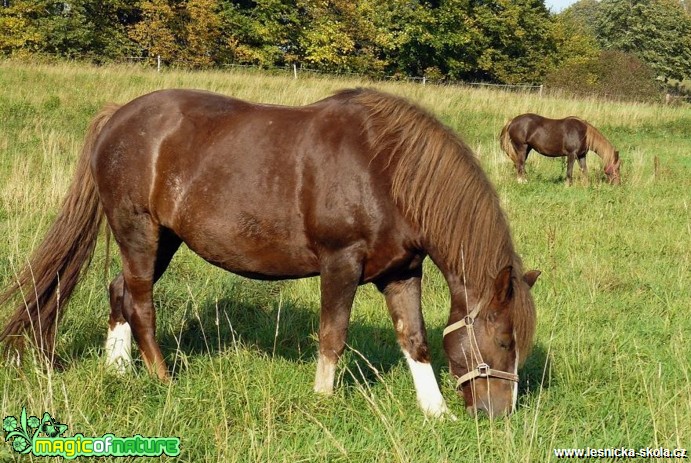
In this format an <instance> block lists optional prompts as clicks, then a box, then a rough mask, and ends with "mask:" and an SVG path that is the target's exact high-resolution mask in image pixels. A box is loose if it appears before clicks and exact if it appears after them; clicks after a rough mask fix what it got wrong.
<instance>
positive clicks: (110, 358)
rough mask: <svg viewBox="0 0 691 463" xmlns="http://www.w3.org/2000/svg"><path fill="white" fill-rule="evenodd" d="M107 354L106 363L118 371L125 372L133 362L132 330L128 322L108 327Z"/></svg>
mask: <svg viewBox="0 0 691 463" xmlns="http://www.w3.org/2000/svg"><path fill="white" fill-rule="evenodd" d="M106 356H107V357H106V365H107V366H112V367H114V368H115V371H117V372H118V373H125V371H127V368H128V367H129V366H130V364H131V363H132V330H131V329H130V325H129V324H127V323H126V322H125V323H116V324H115V326H114V327H113V328H109V329H108V337H107V338H106Z"/></svg>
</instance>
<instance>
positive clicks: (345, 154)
mask: <svg viewBox="0 0 691 463" xmlns="http://www.w3.org/2000/svg"><path fill="white" fill-rule="evenodd" d="M103 215H105V217H106V219H107V221H108V225H109V226H110V229H111V231H112V233H113V236H114V237H115V240H116V241H117V243H118V246H119V248H120V253H121V257H122V265H123V270H122V273H121V274H119V275H118V276H117V277H116V278H115V279H114V280H113V282H112V283H111V285H110V305H111V313H110V320H109V333H108V340H107V343H106V347H107V355H108V362H109V363H110V364H113V365H115V367H117V368H118V369H123V368H124V367H125V366H126V365H127V363H128V362H129V361H130V356H129V348H130V337H129V336H130V334H131V333H132V334H134V339H135V340H136V342H137V344H138V346H139V349H140V351H141V354H142V357H143V359H144V362H145V364H146V366H147V368H148V369H149V370H150V371H151V372H152V373H154V374H157V375H158V376H159V377H160V378H161V379H167V378H168V373H167V370H166V366H165V363H164V359H163V355H162V353H161V350H160V349H159V346H158V344H157V342H156V337H155V327H156V323H155V322H156V315H155V310H154V305H153V298H152V291H153V286H154V283H155V282H156V280H158V279H159V278H160V277H161V275H162V274H163V272H164V271H165V270H166V267H167V266H168V264H169V262H170V260H171V258H172V257H173V254H175V252H176V250H177V249H178V247H179V246H180V244H181V243H182V242H184V243H186V244H187V246H188V247H189V248H190V249H192V250H193V251H194V252H196V253H197V254H199V255H200V256H201V257H203V258H204V259H206V260H207V261H208V262H210V263H212V264H214V265H217V266H219V267H221V268H224V269H226V270H229V271H231V272H234V273H237V274H239V275H244V276H246V277H251V278H260V279H269V280H274V279H288V278H302V277H309V276H314V275H321V315H320V326H319V356H318V362H317V372H316V380H315V390H316V391H318V392H322V393H331V392H332V391H333V384H334V375H335V371H336V362H337V360H338V358H339V357H340V355H341V353H342V352H343V350H344V346H345V339H346V332H347V329H348V321H349V317H350V311H351V305H352V303H353V298H354V296H355V291H356V288H357V287H358V285H360V284H363V283H369V282H371V283H374V284H375V285H376V286H377V288H379V290H380V291H381V292H382V293H383V294H384V296H385V298H386V303H387V306H388V309H389V312H390V314H391V317H392V319H393V324H394V327H395V330H396V333H397V337H398V341H399V344H400V346H401V348H402V350H403V353H404V356H405V358H406V360H407V362H408V364H409V367H410V369H411V372H412V375H413V381H414V385H415V388H416V392H417V397H418V401H419V404H420V406H421V408H422V409H423V411H424V412H425V413H427V414H429V415H434V416H439V415H442V414H445V413H446V412H447V411H448V410H447V407H446V403H445V402H444V399H443V397H442V395H441V392H440V389H439V386H438V384H437V382H436V380H435V377H434V373H433V371H432V367H431V365H430V354H429V350H428V345H427V339H426V334H425V325H424V321H423V317H422V313H421V307H420V291H421V278H422V268H423V266H422V263H423V260H424V258H425V256H427V255H429V256H430V257H431V258H432V260H433V261H434V263H435V264H436V265H437V266H438V267H439V268H440V269H441V271H442V272H443V274H444V276H445V278H446V281H447V282H448V285H449V289H450V292H451V310H450V314H449V319H448V323H449V326H448V327H447V330H445V336H444V347H445V350H446V354H447V357H448V360H449V368H450V371H451V373H452V374H453V375H454V376H456V377H458V378H459V385H458V392H459V394H461V395H462V396H463V397H464V398H465V400H466V406H467V409H468V410H469V411H470V412H472V413H474V412H476V411H478V410H484V411H486V412H487V413H488V414H489V415H491V416H499V415H502V414H507V413H510V412H511V411H512V410H513V408H514V407H515V401H516V395H517V381H518V376H517V369H518V365H519V362H521V361H523V360H524V359H525V357H526V355H527V353H528V351H529V349H530V347H531V344H532V339H533V333H534V330H535V308H534V305H533V300H532V297H531V295H530V291H529V289H530V287H531V286H532V285H533V283H534V282H535V280H536V279H537V276H538V275H539V272H537V271H531V272H527V273H526V274H525V275H524V274H523V272H522V265H521V259H520V258H519V256H518V255H517V254H516V253H515V252H514V247H513V244H512V240H511V236H510V232H509V227H508V224H507V221H506V218H505V216H504V214H503V212H502V210H501V209H500V206H499V200H498V198H497V195H496V193H495V191H494V189H493V187H492V185H491V184H490V182H489V181H488V180H487V177H486V176H485V174H484V172H483V171H482V170H481V168H480V166H479V164H478V162H477V161H476V159H475V157H474V156H473V154H472V152H471V151H470V149H469V148H468V147H467V146H466V145H465V144H464V143H463V142H461V141H460V140H459V139H458V138H457V137H456V136H455V135H454V134H453V133H452V131H451V130H450V129H448V128H446V127H444V126H443V125H442V124H441V123H440V122H439V121H438V120H436V119H435V118H433V117H432V116H431V115H430V114H428V113H427V112H425V111H424V110H422V109H420V108H418V107H416V106H414V105H412V104H410V103H408V102H406V101H405V100H402V99H400V98H396V97H393V96H390V95H386V94H382V93H379V92H376V91H373V90H363V89H357V90H347V91H342V92H340V93H338V94H336V95H334V96H332V97H330V98H326V99H324V100H322V101H319V102H317V103H314V104H311V105H308V106H304V107H295V108H293V107H283V106H272V105H263V104H251V103H247V102H244V101H239V100H236V99H231V98H227V97H225V96H221V95H216V94H212V93H207V92H202V91H192V90H164V91H159V92H154V93H151V94H148V95H144V96H142V97H140V98H137V99H135V100H133V101H131V102H129V103H127V104H125V105H123V106H122V107H116V106H110V107H108V108H106V109H104V110H103V111H102V112H101V114H100V115H98V116H97V117H96V118H95V119H94V121H93V122H92V124H91V126H90V128H89V131H88V134H87V137H86V142H85V145H84V148H83V152H82V154H81V158H80V160H79V164H78V166H77V171H76V174H75V177H74V180H73V182H72V186H71V188H70V191H69V193H68V195H67V197H66V199H65V202H64V204H63V206H62V210H61V211H60V213H59V215H58V218H57V219H56V222H55V223H54V224H53V226H52V228H51V230H50V231H49V232H48V236H47V237H46V238H45V240H44V241H43V243H42V244H41V245H40V246H39V248H38V249H37V250H36V251H35V254H34V255H33V256H32V258H31V262H30V265H28V266H27V268H26V269H24V270H23V271H22V272H21V273H20V275H19V277H18V283H17V284H16V285H14V286H12V287H10V288H9V289H7V290H6V292H5V293H4V295H2V296H0V302H5V301H7V300H8V299H9V298H10V297H11V296H12V295H13V294H16V293H18V292H19V291H21V293H22V294H23V295H24V297H25V301H24V303H21V304H20V305H19V307H17V309H16V312H15V313H14V315H13V316H12V318H11V319H10V320H9V324H8V325H7V326H6V327H5V329H4V331H3V332H2V334H1V335H0V337H1V338H2V339H5V340H6V341H8V342H10V343H11V345H12V344H14V347H15V348H18V349H21V347H22V346H21V344H20V343H21V341H22V334H23V333H24V332H33V336H34V341H35V342H36V343H37V344H38V345H39V346H40V347H41V348H42V349H43V351H44V352H45V353H46V354H47V355H49V356H50V355H52V353H53V352H52V346H53V342H54V338H55V330H56V320H57V312H58V305H61V306H62V305H64V304H65V302H66V301H67V299H68V298H69V296H70V293H71V292H72V290H73V289H74V286H75V284H76V283H77V280H78V278H79V274H80V272H81V270H82V267H83V266H84V265H85V264H86V263H87V262H88V261H89V258H90V256H91V254H92V252H93V249H94V246H95V242H96V238H97V233H98V229H99V223H100V221H101V219H102V216H103ZM58 290H59V298H60V301H58ZM58 302H59V303H60V304H58ZM130 329H131V331H130ZM32 330H33V331H32Z"/></svg>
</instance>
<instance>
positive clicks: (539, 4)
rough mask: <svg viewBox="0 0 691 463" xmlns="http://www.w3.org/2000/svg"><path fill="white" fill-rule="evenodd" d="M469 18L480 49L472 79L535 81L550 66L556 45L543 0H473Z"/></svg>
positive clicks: (514, 81) (537, 80)
mask: <svg viewBox="0 0 691 463" xmlns="http://www.w3.org/2000/svg"><path fill="white" fill-rule="evenodd" d="M472 18H473V27H474V28H475V29H476V30H477V32H478V33H477V37H478V41H477V42H476V44H475V45H476V46H478V47H479V49H480V50H481V52H480V56H479V58H478V62H477V67H476V70H475V71H474V72H473V73H472V74H471V75H472V77H473V78H476V79H482V80H488V81H497V82H505V83H525V82H539V81H541V80H542V78H543V77H544V75H545V74H546V73H547V72H548V71H549V70H550V69H551V67H552V61H553V59H552V57H553V55H554V54H555V53H556V48H555V42H554V40H553V37H552V21H551V18H550V14H549V12H548V11H547V9H546V7H545V4H544V2H543V0H497V1H483V0H475V1H474V2H473V6H472Z"/></svg>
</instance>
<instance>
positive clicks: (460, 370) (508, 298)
mask: <svg viewBox="0 0 691 463" xmlns="http://www.w3.org/2000/svg"><path fill="white" fill-rule="evenodd" d="M512 272H513V270H512V267H506V268H504V269H503V270H501V271H500V272H499V275H497V277H496V279H495V281H494V294H493V295H492V297H491V300H490V301H489V303H485V306H484V307H483V306H482V305H483V304H482V302H481V301H480V300H478V299H476V298H474V297H473V295H472V291H466V292H465V299H466V301H465V305H466V306H467V312H466V314H464V313H460V312H459V311H455V310H452V312H451V315H450V317H449V324H448V325H447V327H446V329H445V330H444V349H445V350H446V355H447V357H448V359H449V370H450V371H451V374H452V375H453V376H454V377H456V378H457V386H456V389H457V392H458V394H459V395H460V396H461V397H463V399H464V400H465V404H466V409H467V410H468V412H469V413H470V414H471V415H475V414H476V413H477V412H478V411H483V412H485V413H487V414H488V415H489V416H490V417H498V416H503V415H508V414H510V413H511V412H512V411H513V409H514V408H515V405H516V398H517V395H518V374H517V372H518V365H519V362H521V361H522V359H523V358H524V357H525V354H527V350H528V346H529V345H530V344H532V336H533V333H534V329H535V317H534V314H535V311H534V306H533V305H532V304H533V300H532V297H531V296H530V288H531V287H532V286H533V284H534V283H535V281H536V280H537V277H538V276H539V275H540V272H539V271H537V270H532V271H530V272H527V273H526V274H525V275H523V277H522V278H516V277H514V276H513V275H512ZM528 305H529V306H528ZM526 309H527V310H526ZM526 318H528V319H526ZM521 347H523V349H524V352H520V348H521Z"/></svg>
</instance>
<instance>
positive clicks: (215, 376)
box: [0, 62, 691, 463]
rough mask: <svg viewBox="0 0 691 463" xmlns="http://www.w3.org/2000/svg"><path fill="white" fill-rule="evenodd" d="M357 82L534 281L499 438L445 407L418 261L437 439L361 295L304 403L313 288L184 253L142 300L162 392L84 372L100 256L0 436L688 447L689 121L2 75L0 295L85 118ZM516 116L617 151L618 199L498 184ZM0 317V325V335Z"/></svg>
mask: <svg viewBox="0 0 691 463" xmlns="http://www.w3.org/2000/svg"><path fill="white" fill-rule="evenodd" d="M357 85H360V86H362V85H374V86H376V87H378V88H380V89H382V90H385V91H389V92H392V93H396V94H398V95H403V96H405V97H408V98H410V99H411V100H413V101H415V102H417V103H419V104H421V105H422V106H423V107H426V108H428V109H430V110H431V111H432V112H433V113H434V114H436V115H437V116H438V117H439V118H440V119H442V120H443V121H444V122H445V123H446V124H448V125H449V126H451V127H452V128H453V129H454V130H455V131H457V132H458V133H460V134H461V135H462V136H463V138H464V139H465V140H466V141H467V142H468V143H469V144H470V146H472V148H473V149H474V150H475V152H476V153H477V155H478V156H479V158H480V159H481V162H482V164H483V166H484V167H485V169H486V171H487V173H488V175H489V176H490V178H491V180H492V181H493V182H494V184H495V185H496V188H497V190H498V192H499V194H500V197H501V199H502V202H503V205H504V208H505V210H506V212H507V214H508V216H509V219H510V223H511V226H512V230H513V235H514V240H515V243H516V246H517V249H518V250H519V253H520V254H521V255H522V256H523V260H524V262H525V265H526V268H538V269H541V270H542V271H543V275H542V276H541V278H540V279H539V281H538V282H537V284H536V285H535V288H534V289H533V293H534V297H535V301H536V305H537V308H538V313H539V321H538V329H537V337H536V345H535V348H534V350H533V353H532V355H531V357H530V358H529V359H528V362H527V364H526V365H525V367H524V368H523V370H522V371H521V382H520V391H521V395H520V398H519V404H518V411H517V412H516V413H515V414H514V415H513V416H512V417H511V418H510V419H498V420H495V421H489V420H487V419H478V420H475V419H472V418H470V417H468V416H467V415H466V414H465V413H464V410H463V407H462V402H461V401H460V399H459V398H457V397H456V396H455V393H454V390H453V382H452V380H451V378H450V377H449V375H448V371H447V367H446V364H445V358H444V356H443V351H442V348H441V331H442V328H443V326H444V324H445V321H446V317H447V315H448V296H447V293H446V286H445V284H444V282H443V280H442V278H441V276H440V274H439V273H438V272H437V271H436V269H435V268H434V267H433V266H432V265H431V264H428V266H427V268H426V278H425V281H424V293H423V304H424V313H425V317H426V321H427V326H428V333H429V338H430V344H431V347H432V349H433V358H434V367H435V371H436V372H437V374H438V378H439V380H440V382H441V384H442V392H443V394H444V396H445V397H446V399H447V402H448V404H449V406H450V407H451V409H452V410H453V412H454V413H455V414H456V415H457V416H458V418H459V419H458V421H456V422H452V421H449V420H445V421H429V420H425V419H424V417H423V416H422V415H421V413H420V412H419V410H418V408H417V405H416V403H415V393H414V390H413V385H412V380H411V377H410V375H409V373H408V370H407V366H406V365H405V362H404V361H403V358H402V356H401V354H400V352H399V349H398V347H397V345H396V342H395V337H394V332H393V329H392V327H391V322H390V320H389V318H388V314H387V312H386V309H385V307H384V301H383V299H382V297H380V295H379V294H378V293H377V292H376V290H375V289H374V288H371V287H363V288H361V289H360V291H359V293H358V296H357V299H356V303H355V307H354V310H353V317H352V324H351V330H350V333H349V338H348V339H349V344H348V349H347V352H346V354H345V357H344V359H343V362H342V364H341V365H340V368H339V370H338V373H337V383H338V384H337V390H336V394H335V396H334V397H333V398H323V397H317V396H315V395H314V394H313V393H312V381H313V375H314V371H315V362H314V361H315V358H316V357H315V356H316V331H317V326H318V305H319V297H318V282H317V280H316V279H311V280H302V281H291V282H277V283H267V282H255V281H250V280H245V279H242V278H239V277H236V276H233V275H230V274H227V273H224V272H222V271H220V270H218V269H216V268H213V267H211V266H210V265H208V264H206V263H204V262H202V261H201V260H200V259H199V258H197V257H196V256H194V255H193V254H192V253H191V252H189V251H188V250H186V249H183V250H182V251H181V252H179V254H178V255H177V256H176V258H175V260H174V261H173V264H172V265H171V268H170V269H169V271H168V272H167V274H166V275H165V276H164V277H163V279H162V280H161V281H160V282H159V284H158V285H157V287H156V291H155V301H156V304H157V306H158V337H159V339H160V341H161V344H162V348H163V351H164V354H165V355H166V356H167V359H168V362H169V366H170V367H171V368H174V375H175V380H174V381H173V382H172V383H170V384H161V383H159V382H158V381H156V380H155V379H153V378H151V377H149V376H148V375H147V374H146V373H145V371H144V369H143V367H142V365H141V363H139V364H138V365H137V368H136V369H135V371H134V372H133V373H131V374H128V375H126V376H123V377H118V376H115V375H113V374H112V373H110V372H108V371H106V370H105V369H104V367H103V363H102V358H101V351H102V346H103V343H104V340H105V333H106V322H107V314H108V308H107V307H108V302H107V293H106V277H105V276H104V267H105V252H104V245H103V240H101V241H100V242H99V246H98V248H97V251H96V254H95V256H94V259H93V262H92V265H91V268H90V270H89V271H88V273H87V274H86V275H85V277H84V279H83V281H82V283H81V285H80V286H79V288H78V290H77V292H76V294H75V296H74V298H73V300H72V302H71V304H70V307H69V310H68V311H67V312H66V314H65V317H64V319H63V322H62V324H61V325H60V328H59V336H58V342H57V351H58V352H59V354H60V355H61V356H62V357H63V358H64V359H65V360H66V368H65V369H64V370H63V371H60V372H44V371H43V370H42V369H41V368H40V367H38V366H37V363H36V359H31V358H29V359H28V361H26V362H25V363H24V364H23V365H22V366H21V367H16V366H12V365H5V366H3V367H2V368H0V391H1V393H2V400H0V418H2V417H5V416H8V415H15V416H18V414H19V413H20V412H21V409H22V407H23V406H25V407H26V408H27V411H28V412H29V413H30V414H35V415H38V414H43V412H44V411H47V412H50V413H51V414H52V415H53V416H54V417H56V418H57V419H58V420H59V421H61V422H62V423H67V424H68V425H69V431H68V434H71V433H76V432H80V433H82V434H83V435H85V436H102V435H103V434H105V433H112V434H114V435H115V436H132V435H134V434H140V435H142V436H178V437H180V438H181V439H182V445H181V447H182V453H181V455H180V459H179V460H180V461H186V462H201V461H210V462H214V461H222V462H226V461H227V462H234V461H252V462H254V461H271V462H279V461H285V462H298V461H305V462H307V461H309V462H314V461H329V462H336V461H344V462H345V461H352V462H364V461H368V462H369V461H374V462H387V463H389V462H392V461H396V462H398V461H400V462H408V461H410V462H445V461H448V462H464V461H483V462H507V463H508V462H511V463H513V462H519V461H522V462H529V461H552V460H555V457H554V453H553V449H554V448H587V447H590V448H622V447H625V448H633V449H636V450H638V449H640V448H646V447H650V448H656V449H657V448H660V447H663V448H670V449H674V448H686V449H689V450H691V315H690V312H689V310H691V284H690V283H691V278H690V275H691V108H689V107H688V106H685V107H664V106H655V105H644V104H628V103H626V104H625V103H612V102H608V101H601V100H573V99H566V98H552V97H545V98H539V97H538V96H537V95H532V94H521V93H503V92H499V91H494V90H483V89H465V88H456V87H436V86H422V85H419V84H398V83H374V84H372V83H370V82H367V81H357V80H346V79H335V78H304V79H299V80H293V79H292V78H290V76H264V75H261V74H256V73H246V72H237V71H233V72H204V73H191V72H183V71H168V70H166V71H164V72H162V73H156V72H155V71H152V70H147V69H141V68H135V67H132V68H128V67H100V68H93V67H87V66H78V65H74V64H70V65H67V64H65V65H51V66H48V65H26V64H20V63H14V62H3V63H0V283H1V284H2V286H3V287H4V286H6V285H7V284H8V283H9V282H10V281H12V279H13V278H14V275H15V273H16V271H17V269H18V268H19V267H20V266H21V265H22V264H23V263H24V262H25V260H26V259H27V257H28V256H29V254H30V253H31V250H32V248H33V247H34V246H36V245H37V242H38V240H40V239H41V238H42V236H43V233H44V232H45V230H46V228H47V226H48V224H50V223H51V222H52V220H53V218H54V217H55V214H56V211H57V209H58V207H59V205H60V202H61V198H62V197H63V195H64V193H65V191H66V188H67V186H68V184H69V182H70V180H71V178H72V173H73V169H74V166H75V159H76V156H77V154H78V151H79V148H80V146H81V141H82V137H83V134H84V131H85V129H86V126H87V124H88V121H89V120H90V118H91V117H92V116H93V115H94V114H95V113H96V112H97V111H98V109H99V108H100V107H101V106H102V105H103V104H104V103H106V102H108V101H116V102H126V101H129V100H130V99H132V98H134V97H136V96H138V95H140V94H143V93H146V92H149V91H152V90H155V89H160V88H170V87H192V88H204V89H208V90H212V91H216V92H221V93H224V94H228V95H234V96H237V97H240V98H244V99H249V100H253V101H260V102H267V103H281V104H290V105H301V104H306V103H309V102H312V101H315V100H317V99H319V98H322V97H324V96H326V95H329V94H330V93H331V92H333V91H335V90H337V89H340V88H344V87H351V86H357ZM529 111H530V112H537V113H540V114H543V115H545V116H548V117H564V116H567V115H578V116H580V117H582V118H584V119H586V120H588V121H590V122H591V123H593V124H594V125H595V126H596V127H598V128H599V129H600V130H601V131H602V132H603V133H604V134H605V135H606V136H607V137H608V138H609V139H610V140H611V141H612V142H613V143H614V144H615V145H616V146H617V147H618V148H619V150H620V152H621V156H622V158H623V167H622V176H623V185H622V186H621V187H619V188H616V187H611V186H609V185H606V184H605V183H604V182H603V176H602V174H601V167H600V163H599V159H597V157H595V156H594V155H592V154H591V155H589V160H588V164H589V166H590V170H591V174H590V179H589V182H586V181H585V179H583V178H582V176H581V175H579V174H580V172H576V173H575V174H574V179H575V184H574V186H573V187H571V188H568V187H565V186H564V164H563V162H562V161H561V160H554V159H547V158H542V157H541V156H537V155H531V156H530V158H529V160H528V164H527V172H528V178H529V183H528V184H526V185H519V184H517V183H516V181H515V175H514V172H513V166H512V165H511V164H510V162H509V161H508V159H507V158H506V157H505V155H504V154H503V153H502V152H501V151H500V149H499V143H498V140H497V137H498V133H499V130H500V129H501V127H502V125H503V124H504V123H505V122H506V121H507V120H508V119H509V118H511V117H513V116H515V115H517V114H520V113H523V112H529ZM656 157H657V159H658V165H657V167H656V166H655V163H654V159H655V158H656ZM119 265H120V264H119V259H118V258H117V257H116V258H114V259H112V262H110V263H109V268H108V272H109V274H110V275H111V276H112V275H115V274H116V272H117V271H118V268H119ZM9 312H10V308H9V307H2V308H1V310H0V322H4V320H6V319H7V317H8V315H9ZM15 459H16V461H31V460H29V458H28V457H26V456H24V457H21V458H19V457H18V456H17V454H14V453H13V452H12V451H11V449H10V447H9V446H8V445H6V444H5V443H4V442H1V443H0V461H3V462H4V461H13V460H15ZM162 460H163V461H166V460H168V459H167V458H162ZM170 460H172V459H170ZM35 461H42V459H35ZM89 461H91V460H89ZM112 461H118V462H121V461H135V460H134V459H131V460H129V459H115V458H114V459H112ZM176 461H177V460H176ZM667 461H669V460H667Z"/></svg>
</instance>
